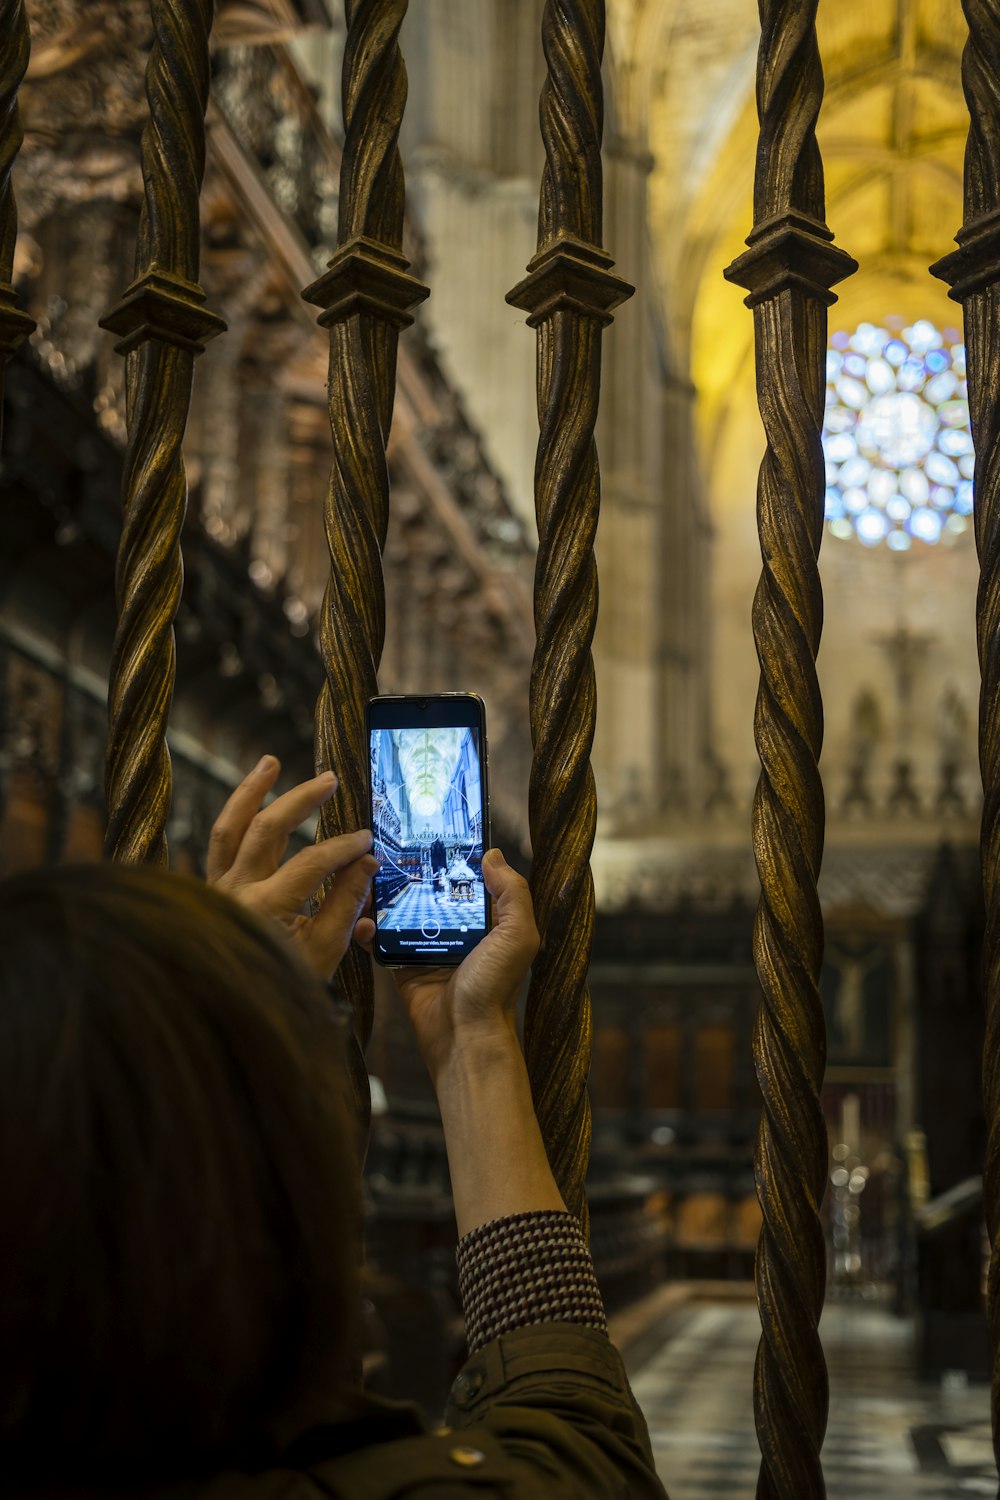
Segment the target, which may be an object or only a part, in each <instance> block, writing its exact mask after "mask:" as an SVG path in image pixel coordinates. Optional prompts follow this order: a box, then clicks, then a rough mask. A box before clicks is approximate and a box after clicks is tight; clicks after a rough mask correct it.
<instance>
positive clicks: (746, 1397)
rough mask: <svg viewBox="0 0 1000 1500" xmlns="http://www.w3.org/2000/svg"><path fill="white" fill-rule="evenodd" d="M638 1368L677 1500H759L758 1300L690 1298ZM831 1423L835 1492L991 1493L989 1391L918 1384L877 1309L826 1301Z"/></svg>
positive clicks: (899, 1327)
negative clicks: (714, 1301) (720, 1301)
mask: <svg viewBox="0 0 1000 1500" xmlns="http://www.w3.org/2000/svg"><path fill="white" fill-rule="evenodd" d="M670 1328H673V1329H674V1330H675V1332H674V1333H673V1335H672V1336H669V1337H668V1338H667V1340H666V1342H665V1343H664V1344H663V1345H662V1346H661V1347H660V1349H659V1350H658V1351H657V1352H656V1353H654V1354H653V1356H652V1357H651V1358H650V1359H649V1360H648V1361H647V1362H646V1363H645V1364H644V1365H643V1366H642V1367H641V1368H640V1369H639V1370H638V1371H637V1372H635V1373H634V1374H633V1375H632V1388H633V1390H634V1391H635V1395H636V1399H637V1400H638V1402H639V1404H640V1406H641V1407H642V1409H643V1411H644V1412H645V1414H646V1420H647V1422H648V1423H649V1430H650V1437H651V1438H652V1442H653V1450H654V1452H655V1454H656V1462H657V1469H658V1472H659V1474H660V1477H661V1478H662V1480H663V1482H664V1484H665V1485H666V1487H667V1490H668V1492H669V1494H670V1500H754V1494H755V1489H756V1481H757V1468H758V1459H759V1455H758V1450H757V1440H756V1436H755V1433H754V1427H753V1408H752V1402H751V1390H752V1380H753V1361H754V1353H755V1350H756V1347H757V1340H758V1336H759V1331H760V1329H759V1324H758V1321H757V1313H756V1309H755V1308H754V1307H753V1305H752V1304H750V1305H746V1304H742V1303H740V1304H734V1305H722V1304H715V1305H713V1304H695V1305H694V1306H691V1307H689V1308H687V1309H684V1310H683V1311H681V1312H679V1313H678V1314H677V1315H676V1316H675V1318H674V1319H673V1320H672V1322H671V1324H670V1325H668V1330H667V1331H668V1333H669V1331H670ZM822 1335H823V1343H824V1347H825V1349H826V1355H827V1362H828V1365H829V1369H830V1422H829V1426H828V1429H827V1436H826V1443H825V1445H824V1449H823V1462H824V1470H825V1473H826V1484H827V1496H828V1500H965V1497H972V1496H984V1495H990V1496H994V1497H995V1496H996V1493H997V1473H996V1469H995V1468H994V1466H993V1458H992V1447H991V1443H990V1426H989V1391H988V1389H987V1388H986V1387H985V1386H980V1385H971V1386H963V1385H962V1383H961V1382H960V1381H958V1380H956V1379H955V1378H954V1377H952V1378H951V1379H950V1380H946V1381H945V1382H943V1383H936V1384H933V1385H932V1384H926V1385H924V1384H921V1383H920V1382H918V1381H917V1380H916V1379H915V1378H914V1376H913V1373H912V1366H911V1360H910V1343H911V1337H912V1332H911V1328H910V1326H909V1325H908V1324H906V1323H904V1322H900V1321H899V1320H897V1319H896V1318H893V1317H892V1316H891V1314H889V1313H887V1312H884V1311H882V1310H881V1309H880V1308H877V1307H872V1306H868V1305H865V1304H857V1303H850V1304H848V1303H834V1304H831V1305H830V1306H829V1307H828V1308H827V1310H826V1312H825V1314H824V1318H823V1325H822Z"/></svg>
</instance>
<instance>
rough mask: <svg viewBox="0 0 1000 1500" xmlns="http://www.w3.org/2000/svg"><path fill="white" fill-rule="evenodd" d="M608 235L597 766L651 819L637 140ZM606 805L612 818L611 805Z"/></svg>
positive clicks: (649, 556)
mask: <svg viewBox="0 0 1000 1500" xmlns="http://www.w3.org/2000/svg"><path fill="white" fill-rule="evenodd" d="M604 160H605V178H604V182H605V211H604V239H605V243H606V244H609V245H613V246H614V253H615V257H616V261H617V265H616V269H617V270H618V271H620V272H621V274H622V275H623V276H625V277H626V278H627V279H628V280H629V281H631V282H633V283H634V284H635V287H636V293H635V296H634V298H632V300H631V301H629V302H627V303H625V304H624V305H623V306H622V307H621V308H619V309H618V311H617V312H616V314H615V322H614V326H613V327H612V328H611V329H610V330H609V332H608V336H607V337H606V338H605V340H604V353H603V361H604V367H603V372H602V381H601V411H600V417H599V421H598V428H597V443H598V450H599V453H600V460H601V474H602V499H601V521H600V526H599V529H598V537H597V560H598V569H599V573H600V584H601V605H600V615H599V618H598V625H597V636H596V639H595V647H594V657H595V663H596V667H597V693H598V699H597V702H598V710H597V736H596V740H595V747H594V757H593V760H594V772H595V775H596V777H597V790H598V799H599V804H600V807H601V811H602V824H603V825H604V826H605V827H607V817H610V818H611V819H613V820H614V821H615V822H616V823H617V824H619V825H623V824H632V823H636V822H640V821H643V820H645V819H646V818H647V817H648V814H649V810H650V807H651V806H652V805H653V802H654V781H655V767H656V732H657V727H656V720H655V703H656V679H657V660H656V637H655V632H654V630H653V629H652V628H651V622H652V621H654V620H655V618H656V615H657V612H658V611H659V609H660V608H661V607H662V594H663V591H664V589H669V588H670V587H671V583H670V581H669V577H668V576H663V574H662V572H661V569H660V567H659V558H658V553H657V527H658V516H659V511H660V507H661V504H662V498H661V495H662V487H663V477H664V476H663V454H662V448H661V444H660V442H659V437H658V432H659V424H660V412H659V387H660V384H661V382H662V379H663V368H662V359H661V357H660V353H659V350H658V349H657V345H656V337H655V330H656V314H655V312H654V307H653V300H652V292H653V289H652V277H651V266H650V258H649V251H648V246H647V233H648V205H647V196H648V179H649V173H650V171H651V169H652V165H653V160H652V157H651V156H650V155H649V153H648V152H647V151H646V150H645V149H644V148H642V147H641V146H639V145H638V144H636V143H635V142H632V141H626V140H623V139H621V138H620V137H619V138H614V137H611V138H610V139H609V140H608V141H607V144H606V146H605V152H604ZM605 815H607V817H606V816H605Z"/></svg>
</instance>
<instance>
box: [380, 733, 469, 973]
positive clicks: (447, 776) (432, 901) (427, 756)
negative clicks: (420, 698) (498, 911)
mask: <svg viewBox="0 0 1000 1500" xmlns="http://www.w3.org/2000/svg"><path fill="white" fill-rule="evenodd" d="M371 760H372V768H371V769H372V825H373V831H374V834H375V853H376V855H377V856H378V859H379V861H380V864H381V868H380V870H379V873H378V875H377V876H376V878H375V921H376V926H377V928H378V933H379V943H380V947H381V949H382V951H383V952H384V953H385V954H386V955H387V956H389V957H391V958H396V957H398V958H399V959H400V961H401V962H405V961H406V959H407V957H410V958H419V959H427V958H432V957H435V956H437V957H440V958H441V959H442V960H443V961H449V960H451V961H454V959H456V958H461V957H462V956H464V954H465V953H467V952H468V951H469V949H470V948H472V947H473V946H474V944H475V943H476V942H477V941H478V940H479V938H480V937H481V936H482V935H483V933H484V932H485V931H486V891H485V887H484V885H483V874H482V862H483V807H482V779H481V767H480V757H479V733H478V731H477V730H476V729H473V728H468V727H462V728H455V727H448V728H437V729H413V728H407V729H373V730H372V732H371Z"/></svg>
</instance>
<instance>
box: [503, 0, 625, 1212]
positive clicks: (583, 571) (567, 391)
mask: <svg viewBox="0 0 1000 1500" xmlns="http://www.w3.org/2000/svg"><path fill="white" fill-rule="evenodd" d="M604 10H605V8H604V3H603V0H547V3H546V6H545V11H544V14H543V17H542V44H543V48H544V51H545V60H546V64H547V66H548V75H547V77H546V80H545V84H544V86H543V88H542V98H541V125H542V139H543V142H544V145H545V167H544V171H543V175H542V189H541V203H540V209H539V219H538V252H537V254H536V255H535V257H534V258H533V260H532V261H531V263H530V265H529V266H528V275H527V277H526V278H525V279H524V280H523V281H521V282H520V283H519V284H518V285H517V286H516V287H515V288H514V289H513V291H512V292H511V293H510V294H509V295H508V298H507V300H508V302H511V303H513V305H514V306H515V307H520V308H524V309H525V310H526V311H527V312H528V313H529V317H528V325H529V327H531V328H534V329H535V330H536V333H537V379H538V422H539V429H540V430H539V437H538V454H537V458H536V462H535V513H536V516H537V520H538V557H537V561H536V565H535V630H536V636H537V641H536V646H535V654H534V659H533V661H532V667H531V688H530V701H529V711H530V718H531V743H532V748H533V751H534V758H533V761H532V767H531V779H530V783H529V794H528V815H529V821H530V827H531V844H532V850H533V862H532V873H531V889H532V897H533V899H534V904H535V917H536V920H537V923H538V930H539V932H540V934H541V938H542V944H541V949H540V951H539V954H538V957H537V958H536V960H535V964H534V967H533V969H532V976H531V987H530V989H529V991H528V1000H527V1008H526V1011H525V1020H524V1047H525V1057H526V1060H527V1064H528V1072H529V1074H530V1077H531V1086H532V1093H533V1095H534V1099H535V1107H536V1109H537V1111H538V1118H539V1123H540V1125H541V1129H542V1135H543V1137H544V1140H545V1145H546V1149H547V1151H548V1155H549V1161H550V1162H551V1165H552V1170H553V1173H554V1175H555V1178H556V1181H557V1182H558V1184H559V1187H560V1189H561V1191H562V1194H563V1197H564V1199H565V1201H566V1205H567V1207H568V1208H569V1209H571V1210H572V1212H574V1213H575V1214H577V1215H578V1217H579V1218H580V1219H581V1221H582V1222H583V1224H584V1225H585V1226H586V1223H587V1204H586V1199H585V1197H584V1178H585V1176H586V1171H587V1158H588V1154H589V1150H590V1101H589V1099H588V1096H587V1075H588V1072H589V1069H590V1039H591V1020H590V995H589V993H588V989H587V969H588V967H589V964H590V949H591V943H592V940H593V932H594V884H593V880H592V877H591V873H590V851H591V849H592V847H593V843H594V831H595V827H596V821H597V802H596V797H595V792H594V776H593V772H592V770H591V767H590V751H591V746H592V745H593V740H594V725H595V720H596V714H597V699H596V691H595V682H594V663H593V658H592V656H591V643H592V641H593V638H594V627H595V624H596V621H597V565H596V562H595V559H594V539H595V536H596V534H597V520H598V512H599V509H600V494H601V479H600V469H599V467H598V460H597V446H596V444H595V442H594V425H595V422H596V419H597V404H598V396H599V392H600V381H601V333H602V331H603V329H604V328H605V327H606V325H607V324H608V323H610V322H611V314H612V310H613V309H614V308H615V307H617V306H618V304H619V303H621V302H623V301H624V300H625V299H626V298H627V297H629V296H631V294H632V287H630V286H629V285H628V283H627V282H625V281H622V280H621V279H620V278H619V277H618V276H615V275H614V274H613V273H612V271H611V269H610V268H611V266H612V264H613V262H612V260H611V257H610V256H609V255H608V254H607V252H606V251H605V250H603V249H602V248H601V232H602V222H601V221H602V212H601V209H602V192H603V179H602V172H601V135H602V131H603V122H604V103H603V95H602V86H601V58H602V55H603V51H604V26H605V15H604Z"/></svg>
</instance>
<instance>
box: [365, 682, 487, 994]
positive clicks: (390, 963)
mask: <svg viewBox="0 0 1000 1500" xmlns="http://www.w3.org/2000/svg"><path fill="white" fill-rule="evenodd" d="M432 704H433V705H435V706H437V705H443V706H445V707H449V708H451V707H454V708H457V707H461V706H467V708H468V713H467V716H466V717H465V718H463V719H460V720H454V719H447V720H445V721H444V722H440V723H432V724H430V725H428V728H456V729H465V728H469V729H478V731H479V769H480V780H481V784H482V795H483V854H484V855H485V853H486V851H487V849H489V848H490V847H491V842H492V829H491V826H490V784H489V741H488V739H487V735H486V703H485V701H484V699H483V698H482V697H480V695H479V694H478V693H380V694H379V695H378V696H377V697H374V698H369V700H368V702H367V704H366V705H365V758H366V760H365V763H366V766H367V778H368V826H369V827H370V828H371V829H372V832H373V833H374V832H375V813H374V798H373V796H372V779H371V732H372V729H373V728H374V729H410V728H418V727H419V724H418V723H417V722H416V721H415V720H414V719H412V718H410V717H408V715H409V714H410V713H412V712H414V711H423V712H426V710H427V708H428V707H429V706H430V705H432ZM419 705H423V709H422V710H421V709H420V708H419ZM393 707H398V710H399V714H400V716H401V717H400V718H399V720H398V722H396V723H393V722H389V723H374V724H373V722H372V720H373V718H374V717H376V716H377V715H378V711H379V710H380V709H382V708H389V709H391V708H393ZM389 717H390V719H392V718H394V717H395V716H394V715H392V714H390V716H389ZM372 920H373V921H374V922H375V939H374V942H373V943H372V957H373V958H374V959H375V962H376V963H377V964H380V965H381V966H382V967H383V968H385V969H411V968H424V969H442V968H448V969H451V968H457V967H458V965H459V964H460V963H461V962H462V960H463V958H465V957H466V955H465V954H464V953H463V954H460V955H457V956H455V957H454V958H448V957H442V956H441V955H440V954H434V955H427V956H426V957H419V956H417V955H415V956H414V957H412V958H410V957H407V958H406V960H405V961H400V959H399V957H398V955H396V954H391V955H390V954H385V953H380V952H379V928H378V918H377V916H376V910H375V899H374V887H373V894H372ZM492 925H493V922H492V912H491V909H490V899H489V894H488V893H487V894H486V926H485V930H484V932H483V935H482V936H483V937H485V936H486V933H487V932H489V930H490V928H491V927H492ZM477 941H479V942H481V941H482V938H479V939H477Z"/></svg>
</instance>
